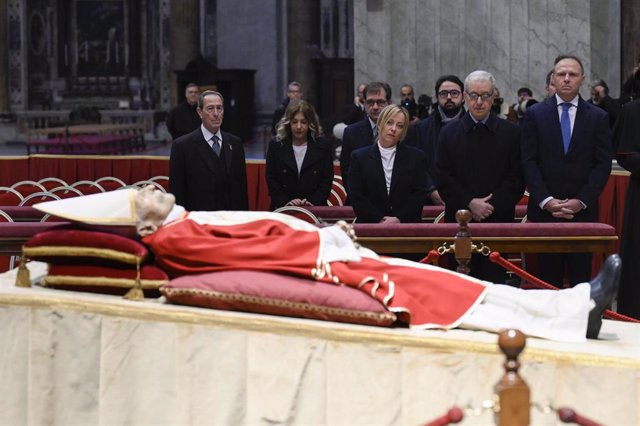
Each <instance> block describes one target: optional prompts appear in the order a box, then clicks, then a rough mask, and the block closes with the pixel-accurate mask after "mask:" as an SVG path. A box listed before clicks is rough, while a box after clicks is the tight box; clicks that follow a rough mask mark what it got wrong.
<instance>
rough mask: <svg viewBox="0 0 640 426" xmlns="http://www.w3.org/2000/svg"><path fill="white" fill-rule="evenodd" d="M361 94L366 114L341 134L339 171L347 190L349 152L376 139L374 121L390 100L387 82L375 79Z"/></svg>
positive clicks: (389, 89)
mask: <svg viewBox="0 0 640 426" xmlns="http://www.w3.org/2000/svg"><path fill="white" fill-rule="evenodd" d="M363 95H364V109H365V112H366V113H367V116H366V117H365V118H364V119H362V120H360V121H358V122H357V123H354V124H352V125H350V126H347V128H346V129H344V135H343V136H342V150H341V152H340V172H341V173H342V181H343V182H344V184H345V187H346V188H347V192H348V191H349V182H348V175H349V164H350V160H351V152H353V151H354V150H356V149H358V148H360V147H363V146H367V145H371V144H372V143H374V142H375V141H376V140H377V139H378V135H377V128H376V122H377V121H378V116H379V115H380V112H381V111H382V109H383V108H384V107H386V106H387V105H388V104H389V103H390V102H391V88H390V87H389V85H388V84H387V83H382V82H379V81H376V82H373V83H369V84H367V86H366V87H365V88H364V92H363Z"/></svg>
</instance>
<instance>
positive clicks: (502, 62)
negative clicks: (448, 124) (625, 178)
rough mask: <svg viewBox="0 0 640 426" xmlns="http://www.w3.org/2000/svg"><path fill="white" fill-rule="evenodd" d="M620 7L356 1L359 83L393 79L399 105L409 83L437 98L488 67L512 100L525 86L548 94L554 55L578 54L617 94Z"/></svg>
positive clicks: (542, 0) (546, 1) (518, 0)
mask: <svg viewBox="0 0 640 426" xmlns="http://www.w3.org/2000/svg"><path fill="white" fill-rule="evenodd" d="M619 10H620V0H611V1H609V2H603V1H599V0H448V1H440V0H385V1H382V0H354V22H355V58H354V59H355V80H356V81H372V80H384V81H387V82H388V83H389V84H391V86H392V89H393V92H394V99H396V100H397V99H398V96H397V95H398V92H399V89H400V86H401V85H402V83H404V82H407V83H412V84H414V85H415V88H416V91H417V93H418V94H420V93H427V94H430V95H433V90H434V89H433V85H434V82H435V81H436V79H437V78H438V77H439V76H440V75H442V74H445V73H446V74H449V73H453V74H457V75H458V76H459V77H460V78H464V77H465V76H466V75H467V74H468V73H469V72H471V71H473V70H476V69H485V70H487V71H489V72H491V73H493V74H494V76H495V77H496V80H497V84H498V87H499V88H500V89H501V93H502V95H503V97H504V98H505V102H508V103H512V102H513V101H515V91H516V90H517V88H518V87H521V86H528V87H530V88H531V89H532V90H533V93H534V97H537V98H540V97H542V91H543V88H544V85H545V82H544V81H545V77H546V74H547V72H548V71H549V70H551V68H552V66H553V59H554V58H555V56H557V55H558V54H559V53H573V54H576V55H577V56H579V57H580V58H581V59H582V60H583V63H584V66H585V73H586V75H587V79H591V78H592V77H595V76H597V77H601V78H604V79H608V80H609V82H610V86H611V87H612V93H613V94H614V95H615V94H616V93H615V92H616V89H617V88H618V87H619V79H616V78H614V76H616V75H618V74H619V67H620V62H619V60H618V61H616V50H617V51H619V50H620V19H619ZM586 86H587V85H584V87H583V91H582V94H583V96H588V88H587V87H586Z"/></svg>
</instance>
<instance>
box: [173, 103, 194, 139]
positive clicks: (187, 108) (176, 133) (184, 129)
mask: <svg viewBox="0 0 640 426" xmlns="http://www.w3.org/2000/svg"><path fill="white" fill-rule="evenodd" d="M200 124H202V119H201V118H200V116H199V115H198V111H197V105H189V104H188V103H187V102H182V103H181V104H179V105H178V106H177V107H175V108H174V109H172V110H171V111H169V115H168V116H167V130H168V131H169V133H170V134H171V138H172V139H173V140H176V139H178V138H179V137H180V136H184V135H186V134H189V133H191V132H193V131H194V130H196V129H198V128H200Z"/></svg>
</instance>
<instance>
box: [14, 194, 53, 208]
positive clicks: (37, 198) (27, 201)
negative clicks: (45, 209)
mask: <svg viewBox="0 0 640 426" xmlns="http://www.w3.org/2000/svg"><path fill="white" fill-rule="evenodd" d="M59 199H60V197H59V196H57V195H56V194H52V193H51V192H48V191H41V192H34V193H33V194H29V195H27V196H26V197H24V200H22V201H21V202H20V204H19V206H32V205H34V204H36V203H41V202H43V201H52V200H59Z"/></svg>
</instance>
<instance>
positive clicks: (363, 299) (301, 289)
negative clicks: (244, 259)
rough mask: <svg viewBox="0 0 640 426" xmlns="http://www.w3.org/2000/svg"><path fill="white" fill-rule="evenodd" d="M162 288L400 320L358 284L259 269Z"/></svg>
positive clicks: (287, 308) (224, 304)
mask: <svg viewBox="0 0 640 426" xmlns="http://www.w3.org/2000/svg"><path fill="white" fill-rule="evenodd" d="M160 292H161V293H162V294H163V295H164V296H165V297H166V298H167V300H169V301H171V302H173V303H178V304H184V305H194V306H202V307H206V308H214V309H224V310H231V311H245V312H257V313H262V314H272V315H286V316H293V317H301V318H312V319H320V320H327V321H339V322H349V323H355V324H367V325H377V326H390V325H391V324H393V322H394V321H395V320H396V316H395V314H393V313H392V312H389V311H388V310H387V309H386V308H385V307H384V306H383V305H382V304H381V303H380V302H378V301H377V300H375V299H373V298H371V297H370V296H369V295H367V294H365V293H363V292H361V291H360V290H357V289H354V288H351V287H346V286H338V285H333V284H327V283H322V282H318V281H313V280H307V279H304V278H297V277H292V276H288V275H280V274H275V273H269V272H259V271H247V270H236V271H222V272H211V273H206V274H198V275H185V276H182V277H179V278H176V279H173V280H171V281H170V282H169V284H167V285H165V286H163V287H162V288H161V289H160Z"/></svg>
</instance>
